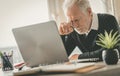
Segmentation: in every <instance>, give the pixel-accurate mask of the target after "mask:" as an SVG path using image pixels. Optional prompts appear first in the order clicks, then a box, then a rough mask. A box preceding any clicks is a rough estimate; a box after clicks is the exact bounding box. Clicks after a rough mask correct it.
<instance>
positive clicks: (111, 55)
mask: <svg viewBox="0 0 120 76" xmlns="http://www.w3.org/2000/svg"><path fill="white" fill-rule="evenodd" d="M98 37H99V38H98V40H97V41H96V44H97V45H99V46H101V47H102V48H104V50H103V51H102V59H103V61H104V62H105V63H106V64H108V65H111V64H117V62H118V60H119V52H118V49H117V47H118V46H119V45H120V43H119V42H120V35H119V33H118V32H113V30H111V31H110V33H108V32H106V31H105V33H104V34H99V35H98Z"/></svg>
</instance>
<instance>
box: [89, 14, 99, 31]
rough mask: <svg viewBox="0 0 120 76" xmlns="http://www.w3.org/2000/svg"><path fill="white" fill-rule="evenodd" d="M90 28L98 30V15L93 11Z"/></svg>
mask: <svg viewBox="0 0 120 76" xmlns="http://www.w3.org/2000/svg"><path fill="white" fill-rule="evenodd" d="M90 30H98V16H97V14H95V13H93V20H92V25H91V29H90Z"/></svg>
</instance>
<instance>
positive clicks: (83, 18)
mask: <svg viewBox="0 0 120 76" xmlns="http://www.w3.org/2000/svg"><path fill="white" fill-rule="evenodd" d="M66 16H67V20H68V22H70V23H71V26H72V27H73V28H74V29H75V30H76V31H77V32H78V33H79V34H84V33H87V32H88V30H89V29H90V26H91V21H92V12H91V9H88V10H86V13H84V12H82V11H81V10H80V8H79V7H78V6H76V5H74V6H72V7H71V8H69V9H68V11H67V12H66Z"/></svg>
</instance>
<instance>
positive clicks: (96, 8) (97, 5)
mask: <svg viewBox="0 0 120 76" xmlns="http://www.w3.org/2000/svg"><path fill="white" fill-rule="evenodd" d="M89 1H90V5H91V7H92V10H93V12H95V13H107V11H106V3H105V2H106V1H105V0H89Z"/></svg>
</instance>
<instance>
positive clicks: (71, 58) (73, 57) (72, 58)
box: [69, 54, 80, 60]
mask: <svg viewBox="0 0 120 76" xmlns="http://www.w3.org/2000/svg"><path fill="white" fill-rule="evenodd" d="M79 55H80V54H74V55H72V56H71V57H70V58H69V60H78V57H79Z"/></svg>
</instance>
